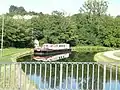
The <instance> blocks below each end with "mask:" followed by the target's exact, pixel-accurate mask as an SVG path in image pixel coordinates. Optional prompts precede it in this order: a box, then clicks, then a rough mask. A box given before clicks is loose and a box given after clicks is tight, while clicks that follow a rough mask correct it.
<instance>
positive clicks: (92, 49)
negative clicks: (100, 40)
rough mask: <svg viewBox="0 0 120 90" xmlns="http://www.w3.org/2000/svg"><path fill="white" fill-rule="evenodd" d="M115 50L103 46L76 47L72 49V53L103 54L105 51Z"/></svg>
mask: <svg viewBox="0 0 120 90" xmlns="http://www.w3.org/2000/svg"><path fill="white" fill-rule="evenodd" d="M111 50H114V48H110V47H103V46H75V47H72V51H76V52H103V51H111Z"/></svg>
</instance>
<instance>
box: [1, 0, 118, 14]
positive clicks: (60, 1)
mask: <svg viewBox="0 0 120 90" xmlns="http://www.w3.org/2000/svg"><path fill="white" fill-rule="evenodd" d="M84 1H85V0H0V14H2V13H6V12H8V11H9V7H10V5H15V6H23V7H24V8H25V9H26V10H27V11H36V12H43V13H49V14H50V13H51V12H52V11H53V10H58V11H65V12H67V14H70V15H71V14H75V13H78V12H79V11H78V10H79V8H80V7H81V6H82V4H83V3H84ZM108 1H109V9H108V13H110V14H111V15H112V16H116V15H120V10H119V9H120V0H108Z"/></svg>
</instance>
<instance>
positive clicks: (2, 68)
mask: <svg viewBox="0 0 120 90" xmlns="http://www.w3.org/2000/svg"><path fill="white" fill-rule="evenodd" d="M30 52H31V49H26V48H25V49H16V48H7V49H4V50H3V55H2V57H0V62H1V64H0V72H1V73H0V90H19V89H21V90H36V86H35V85H34V83H33V82H31V81H30V80H29V79H28V77H27V76H26V74H25V73H24V72H23V71H22V69H21V68H20V66H19V65H20V64H19V63H16V59H17V58H20V57H22V56H24V55H27V54H29V53H30ZM3 62H5V63H6V64H4V63H3ZM7 63H8V64H7ZM20 75H21V88H20V83H19V82H20Z"/></svg>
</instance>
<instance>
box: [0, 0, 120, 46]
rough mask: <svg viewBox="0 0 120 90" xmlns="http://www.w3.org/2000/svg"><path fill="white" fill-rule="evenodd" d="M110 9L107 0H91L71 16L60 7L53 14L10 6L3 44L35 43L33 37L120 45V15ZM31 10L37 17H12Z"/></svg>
mask: <svg viewBox="0 0 120 90" xmlns="http://www.w3.org/2000/svg"><path fill="white" fill-rule="evenodd" d="M107 9H108V2H107V1H104V0H102V1H100V0H99V1H98V0H88V1H86V2H85V3H84V5H83V7H81V8H80V10H79V11H80V13H78V14H75V15H72V16H65V14H64V12H59V11H53V12H52V14H51V15H49V14H43V13H35V12H27V11H26V10H25V9H24V8H23V7H16V6H11V7H10V9H9V13H7V14H6V15H5V30H4V47H32V46H33V44H32V40H33V39H34V38H37V39H38V40H39V41H40V44H43V43H69V44H70V45H71V46H76V45H83V46H85V45H92V46H107V47H120V34H119V33H120V18H119V17H112V16H110V15H107V14H106V13H107ZM28 14H29V15H37V17H33V18H32V19H29V20H25V19H13V18H12V16H13V15H28ZM0 21H2V18H0ZM1 23H2V22H0V27H1ZM0 30H1V28H0ZM32 36H33V37H32ZM0 37H1V31H0Z"/></svg>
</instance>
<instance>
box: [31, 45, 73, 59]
mask: <svg viewBox="0 0 120 90" xmlns="http://www.w3.org/2000/svg"><path fill="white" fill-rule="evenodd" d="M70 52H71V48H70V45H69V44H43V46H42V47H38V46H37V47H35V48H34V56H33V59H34V60H42V61H52V60H53V61H54V60H58V58H60V57H61V56H63V58H64V57H68V53H70Z"/></svg>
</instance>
